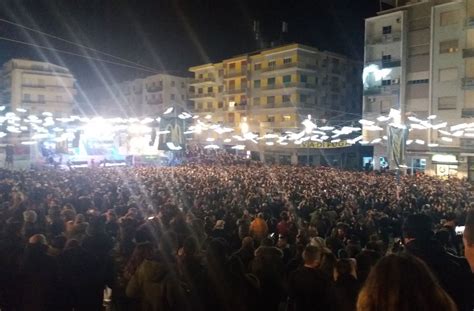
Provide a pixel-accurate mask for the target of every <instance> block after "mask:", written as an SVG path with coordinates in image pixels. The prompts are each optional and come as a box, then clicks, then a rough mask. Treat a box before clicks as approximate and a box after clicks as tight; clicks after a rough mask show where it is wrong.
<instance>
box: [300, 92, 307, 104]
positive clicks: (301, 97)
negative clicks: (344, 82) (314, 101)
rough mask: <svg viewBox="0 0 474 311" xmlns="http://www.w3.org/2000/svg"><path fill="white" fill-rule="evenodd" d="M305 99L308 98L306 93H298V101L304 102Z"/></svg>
mask: <svg viewBox="0 0 474 311" xmlns="http://www.w3.org/2000/svg"><path fill="white" fill-rule="evenodd" d="M307 100H308V96H307V95H305V94H300V102H302V103H306V101H307Z"/></svg>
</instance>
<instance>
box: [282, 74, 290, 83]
mask: <svg viewBox="0 0 474 311" xmlns="http://www.w3.org/2000/svg"><path fill="white" fill-rule="evenodd" d="M290 82H291V75H286V76H283V83H290Z"/></svg>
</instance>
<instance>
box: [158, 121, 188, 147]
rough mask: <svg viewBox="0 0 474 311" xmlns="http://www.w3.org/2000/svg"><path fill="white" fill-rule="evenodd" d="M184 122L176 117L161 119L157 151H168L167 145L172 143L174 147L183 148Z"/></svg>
mask: <svg viewBox="0 0 474 311" xmlns="http://www.w3.org/2000/svg"><path fill="white" fill-rule="evenodd" d="M184 131H185V121H184V120H181V119H179V118H177V117H169V118H161V121H160V132H162V133H163V132H169V133H163V134H160V135H157V136H158V140H159V143H158V149H160V150H170V148H169V147H168V145H167V143H173V144H174V146H176V147H178V146H180V147H181V148H184V143H185V137H184Z"/></svg>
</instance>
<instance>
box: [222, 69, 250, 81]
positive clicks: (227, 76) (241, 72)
mask: <svg viewBox="0 0 474 311" xmlns="http://www.w3.org/2000/svg"><path fill="white" fill-rule="evenodd" d="M246 75H247V67H243V68H242V69H241V70H230V69H229V70H228V71H227V72H226V73H225V74H224V79H230V78H236V77H241V76H246Z"/></svg>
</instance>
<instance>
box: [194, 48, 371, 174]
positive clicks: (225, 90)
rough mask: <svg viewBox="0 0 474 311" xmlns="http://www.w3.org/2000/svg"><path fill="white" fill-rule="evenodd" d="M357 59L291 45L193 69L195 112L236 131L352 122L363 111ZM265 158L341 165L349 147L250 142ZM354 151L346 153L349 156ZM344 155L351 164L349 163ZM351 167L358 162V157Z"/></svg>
mask: <svg viewBox="0 0 474 311" xmlns="http://www.w3.org/2000/svg"><path fill="white" fill-rule="evenodd" d="M361 67H362V66H361V64H359V63H358V62H356V61H353V60H351V59H348V58H347V57H345V56H343V55H339V54H335V53H331V52H327V51H320V50H318V49H316V48H313V47H309V46H305V45H301V44H288V45H284V46H279V47H274V48H269V49H265V50H261V51H257V52H253V53H248V54H243V55H239V56H235V57H232V58H229V59H225V60H223V61H221V62H217V63H209V64H204V65H199V66H194V67H191V68H190V69H189V70H190V71H191V72H192V73H193V74H194V79H193V80H191V81H190V85H191V95H190V99H191V100H192V101H193V102H194V111H195V113H198V114H200V115H204V116H205V115H208V118H211V120H212V121H213V122H219V123H221V124H223V125H225V126H227V127H232V128H234V129H235V132H236V133H240V132H241V131H242V124H245V130H246V131H247V130H248V131H249V132H253V133H255V134H258V135H259V136H263V135H265V134H283V133H285V132H286V131H296V130H302V128H303V126H302V125H301V122H302V121H303V119H306V118H307V117H308V115H311V116H312V118H313V120H314V121H315V122H317V123H318V125H323V124H328V125H329V124H342V123H344V122H346V124H350V122H351V120H358V118H359V117H360V112H361V104H360V98H358V96H359V95H361V92H362V88H361V87H360V84H359V83H360V77H361V69H362V68H361ZM248 148H249V150H251V151H252V154H253V155H254V157H256V158H259V159H261V160H264V161H266V162H279V163H295V164H296V163H310V164H314V165H319V164H331V165H333V164H336V165H341V166H343V165H345V163H348V161H346V158H348V157H350V158H351V160H350V161H355V162H357V160H353V158H354V159H355V158H357V156H356V155H355V152H354V150H352V149H351V148H348V149H344V148H343V149H331V148H326V149H324V150H323V149H322V148H313V147H309V146H295V145H293V146H291V147H290V146H269V145H265V144H263V142H262V143H259V144H249V145H248ZM349 153H350V154H351V155H348V154H349ZM350 161H349V162H350ZM350 166H357V164H356V163H354V164H351V165H350Z"/></svg>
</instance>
